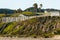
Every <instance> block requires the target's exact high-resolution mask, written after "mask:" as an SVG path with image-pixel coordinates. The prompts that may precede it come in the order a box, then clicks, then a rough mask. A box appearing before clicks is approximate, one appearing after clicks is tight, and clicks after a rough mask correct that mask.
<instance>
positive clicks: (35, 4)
mask: <svg viewBox="0 0 60 40" xmlns="http://www.w3.org/2000/svg"><path fill="white" fill-rule="evenodd" d="M33 6H34V12H35V13H37V9H38V5H37V3H34V4H33Z"/></svg>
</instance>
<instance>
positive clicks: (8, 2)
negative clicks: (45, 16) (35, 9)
mask: <svg viewBox="0 0 60 40" xmlns="http://www.w3.org/2000/svg"><path fill="white" fill-rule="evenodd" d="M34 3H38V5H39V4H41V3H42V4H43V8H44V9H46V8H55V9H60V0H0V8H9V9H18V8H21V9H23V10H24V9H26V8H29V7H32V6H33V4H34Z"/></svg>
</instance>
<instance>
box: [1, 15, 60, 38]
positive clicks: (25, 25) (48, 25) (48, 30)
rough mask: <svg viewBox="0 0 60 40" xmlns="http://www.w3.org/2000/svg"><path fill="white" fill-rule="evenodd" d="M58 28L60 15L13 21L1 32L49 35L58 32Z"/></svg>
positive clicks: (59, 26) (59, 27)
mask: <svg viewBox="0 0 60 40" xmlns="http://www.w3.org/2000/svg"><path fill="white" fill-rule="evenodd" d="M5 25H6V24H5ZM2 27H4V26H2ZM57 29H60V17H55V16H53V17H50V16H47V17H39V18H33V19H29V20H25V21H22V22H12V23H10V24H8V25H7V26H6V27H5V28H4V29H3V28H2V30H3V31H1V33H2V34H4V35H5V34H7V35H18V36H20V35H24V36H43V37H49V36H53V35H54V34H56V33H57V32H58V31H57Z"/></svg>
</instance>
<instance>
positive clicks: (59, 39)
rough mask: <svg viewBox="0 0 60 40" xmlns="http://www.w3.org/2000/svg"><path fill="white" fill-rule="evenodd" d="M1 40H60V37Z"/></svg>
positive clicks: (6, 39)
mask: <svg viewBox="0 0 60 40" xmlns="http://www.w3.org/2000/svg"><path fill="white" fill-rule="evenodd" d="M0 40H60V36H59V35H56V36H55V37H52V38H31V37H26V38H24V37H23V38H18V37H12V38H11V37H0Z"/></svg>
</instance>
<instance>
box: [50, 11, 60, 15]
mask: <svg viewBox="0 0 60 40" xmlns="http://www.w3.org/2000/svg"><path fill="white" fill-rule="evenodd" d="M49 13H50V16H60V13H59V11H50V12H49Z"/></svg>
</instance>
